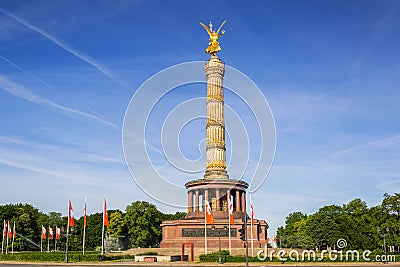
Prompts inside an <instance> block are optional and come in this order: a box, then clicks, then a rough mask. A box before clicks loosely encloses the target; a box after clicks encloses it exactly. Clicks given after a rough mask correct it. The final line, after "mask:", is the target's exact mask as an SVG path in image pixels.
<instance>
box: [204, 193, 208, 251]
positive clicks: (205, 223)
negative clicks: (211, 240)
mask: <svg viewBox="0 0 400 267" xmlns="http://www.w3.org/2000/svg"><path fill="white" fill-rule="evenodd" d="M203 210H204V254H207V207H206V202H205V201H204V206H203Z"/></svg>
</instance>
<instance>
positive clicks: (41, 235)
mask: <svg viewBox="0 0 400 267" xmlns="http://www.w3.org/2000/svg"><path fill="white" fill-rule="evenodd" d="M40 231H41V232H40V252H43V225H42V229H41V230H40Z"/></svg>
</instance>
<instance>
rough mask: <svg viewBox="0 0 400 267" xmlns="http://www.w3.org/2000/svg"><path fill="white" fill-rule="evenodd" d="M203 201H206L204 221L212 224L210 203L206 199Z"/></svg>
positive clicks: (212, 217)
mask: <svg viewBox="0 0 400 267" xmlns="http://www.w3.org/2000/svg"><path fill="white" fill-rule="evenodd" d="M205 202H206V223H207V224H214V216H213V215H212V212H211V207H210V203H209V202H208V200H206V201H205Z"/></svg>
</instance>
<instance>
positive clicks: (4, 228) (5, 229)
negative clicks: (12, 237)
mask: <svg viewBox="0 0 400 267" xmlns="http://www.w3.org/2000/svg"><path fill="white" fill-rule="evenodd" d="M6 236H7V222H6V220H4V223H3V237H6Z"/></svg>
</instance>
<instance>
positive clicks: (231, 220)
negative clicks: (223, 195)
mask: <svg viewBox="0 0 400 267" xmlns="http://www.w3.org/2000/svg"><path fill="white" fill-rule="evenodd" d="M228 207H229V223H230V224H235V220H234V219H233V196H231V197H230V198H228Z"/></svg>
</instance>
